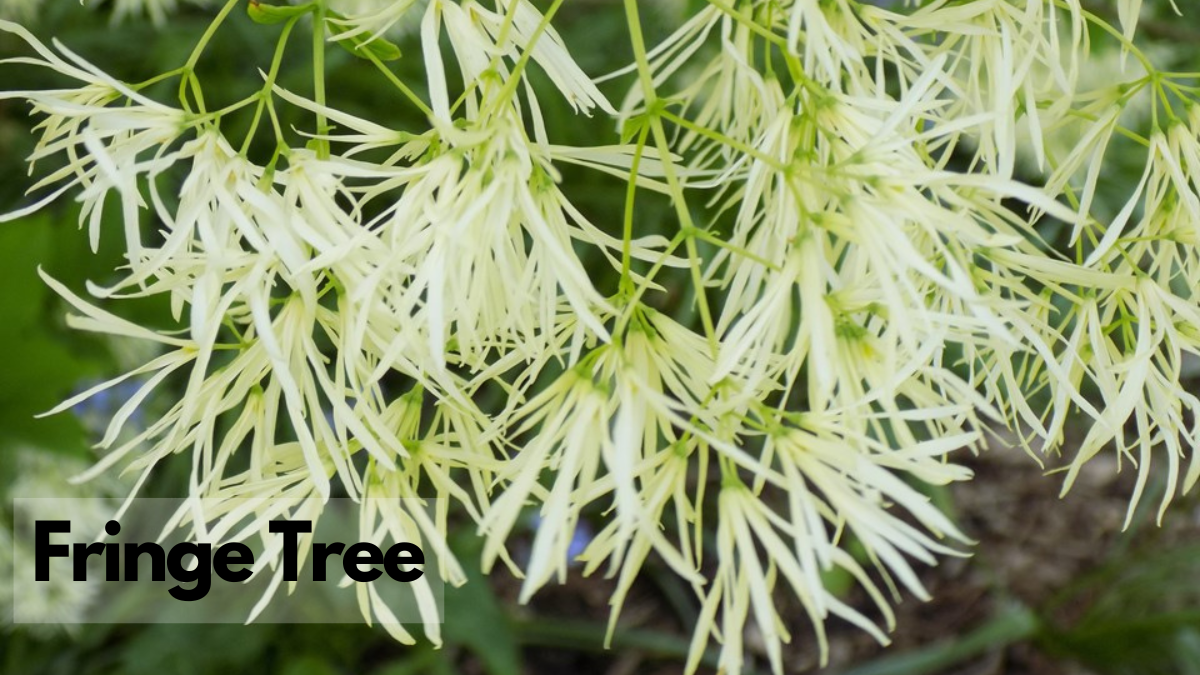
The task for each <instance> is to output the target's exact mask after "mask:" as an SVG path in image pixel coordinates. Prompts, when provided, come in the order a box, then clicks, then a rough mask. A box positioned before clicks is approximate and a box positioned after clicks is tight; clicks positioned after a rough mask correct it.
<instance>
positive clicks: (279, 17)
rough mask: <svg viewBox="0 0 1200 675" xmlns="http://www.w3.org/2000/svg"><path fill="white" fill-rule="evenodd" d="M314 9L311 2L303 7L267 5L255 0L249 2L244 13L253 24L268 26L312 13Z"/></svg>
mask: <svg viewBox="0 0 1200 675" xmlns="http://www.w3.org/2000/svg"><path fill="white" fill-rule="evenodd" d="M315 7H316V5H314V4H313V3H311V2H310V3H307V4H303V5H268V4H266V3H263V2H257V0H250V4H249V5H247V7H246V13H247V14H249V15H250V18H251V19H252V20H253V21H254V22H255V23H261V24H264V25H270V24H274V23H283V22H284V21H288V20H290V19H294V18H296V17H298V16H304V15H305V14H308V13H309V12H311V11H313V8H315Z"/></svg>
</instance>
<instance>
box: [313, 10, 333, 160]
mask: <svg viewBox="0 0 1200 675" xmlns="http://www.w3.org/2000/svg"><path fill="white" fill-rule="evenodd" d="M313 99H314V100H315V101H316V103H317V105H319V106H324V105H325V2H324V0H318V2H317V6H316V9H315V10H314V11H313ZM328 134H329V121H328V120H327V119H325V114H324V113H322V112H318V113H317V136H319V137H323V136H326V135H328ZM317 157H319V158H321V159H329V139H327V138H318V139H317Z"/></svg>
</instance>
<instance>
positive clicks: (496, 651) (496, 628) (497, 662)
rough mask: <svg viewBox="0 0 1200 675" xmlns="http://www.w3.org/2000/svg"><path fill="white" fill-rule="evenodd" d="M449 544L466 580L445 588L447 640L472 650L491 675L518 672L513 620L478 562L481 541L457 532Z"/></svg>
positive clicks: (519, 671)
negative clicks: (460, 564)
mask: <svg viewBox="0 0 1200 675" xmlns="http://www.w3.org/2000/svg"><path fill="white" fill-rule="evenodd" d="M451 546H452V547H453V548H454V550H455V553H456V554H457V555H458V557H459V560H461V561H462V562H463V569H464V571H465V572H466V574H467V583H466V584H465V585H463V586H462V587H460V588H452V587H447V588H446V595H445V606H446V623H445V625H444V626H443V628H442V630H443V634H444V635H445V637H446V642H448V643H451V644H459V645H462V646H464V647H466V648H467V649H469V650H471V651H472V652H474V653H475V655H476V656H478V657H479V660H480V661H482V662H483V666H484V669H485V670H487V672H488V673H491V675H520V673H521V652H520V649H519V647H518V644H519V643H518V640H517V635H516V633H515V632H514V631H513V626H512V622H511V621H510V620H509V618H508V615H507V614H505V612H504V609H503V608H502V607H501V605H500V602H499V601H498V600H497V599H496V596H495V594H494V593H492V589H491V587H490V586H488V583H487V579H486V578H485V577H484V576H483V573H482V572H481V571H480V569H479V566H478V560H479V550H480V547H481V544H480V542H479V541H478V540H477V539H476V538H475V537H473V536H470V535H460V536H458V537H454V538H453V540H452V541H451Z"/></svg>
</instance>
